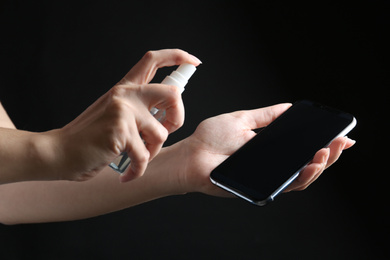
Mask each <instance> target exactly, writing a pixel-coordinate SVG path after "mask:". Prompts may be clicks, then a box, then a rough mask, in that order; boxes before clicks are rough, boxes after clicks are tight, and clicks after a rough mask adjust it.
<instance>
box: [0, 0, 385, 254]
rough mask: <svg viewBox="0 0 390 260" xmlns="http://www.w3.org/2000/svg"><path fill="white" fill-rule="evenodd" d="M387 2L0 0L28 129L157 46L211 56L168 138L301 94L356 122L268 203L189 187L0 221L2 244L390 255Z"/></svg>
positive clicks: (11, 93) (4, 64) (0, 74)
mask: <svg viewBox="0 0 390 260" xmlns="http://www.w3.org/2000/svg"><path fill="white" fill-rule="evenodd" d="M26 2H27V1H26ZM384 2H385V1H370V2H369V3H368V2H363V1H354V2H349V1H348V3H347V1H345V2H340V1H321V2H318V1H314V3H309V4H307V3H305V4H302V3H296V2H295V1H289V2H287V1H286V2H282V1H77V2H70V1H47V2H44V3H43V2H39V3H38V2H37V1H32V2H29V3H25V2H22V1H6V2H3V3H2V4H1V5H0V7H1V18H0V19H1V25H0V26H1V36H0V39H1V40H0V41H1V46H0V47H1V58H0V59H1V68H0V69H1V70H0V83H1V85H0V99H1V101H2V103H3V105H4V106H5V107H6V109H7V111H8V112H9V114H10V116H11V117H12V119H13V120H14V122H15V124H16V125H17V127H18V128H20V129H25V130H30V131H44V130H49V129H53V128H58V127H62V126H63V125H65V124H66V123H68V122H69V121H71V120H72V119H74V118H75V117H76V116H77V115H78V114H80V113H81V112H82V111H83V110H84V109H85V108H87V107H88V106H89V105H90V104H91V103H92V102H93V101H95V100H96V99H97V98H98V97H99V96H101V95H102V94H103V93H105V92H106V91H107V90H108V89H109V88H110V87H111V86H113V85H114V84H115V83H116V82H117V81H119V80H120V79H121V77H122V76H123V75H124V74H125V73H126V72H127V71H128V70H129V69H130V68H131V67H132V66H133V65H134V64H135V63H136V62H137V61H138V60H139V59H140V58H141V57H142V55H143V54H144V53H145V52H146V51H147V50H156V49H163V48H181V49H184V50H186V51H188V52H190V53H192V54H194V55H196V56H197V57H199V58H200V59H201V60H202V61H203V64H202V65H201V66H200V67H199V69H198V71H197V72H196V74H195V75H194V76H193V77H192V78H191V81H190V83H189V84H188V85H187V88H186V92H184V94H183V99H184V103H185V106H186V122H185V125H184V126H183V127H182V128H181V129H180V130H179V131H177V132H176V133H174V134H172V135H171V136H170V138H169V140H168V142H167V144H172V143H174V142H177V141H178V140H181V139H183V138H185V137H187V136H188V135H190V134H191V133H192V132H193V131H194V130H195V127H196V126H197V125H198V124H199V123H200V122H201V121H202V120H204V119H206V118H208V117H211V116H214V115H218V114H221V113H225V112H231V111H235V110H239V109H251V108H257V107H263V106H267V105H271V104H275V103H279V102H294V101H296V100H299V99H312V100H315V101H318V102H320V103H324V104H326V105H329V106H333V107H336V108H339V109H341V110H345V111H347V112H350V113H352V114H354V115H355V117H356V118H357V120H358V125H357V128H355V130H353V132H351V134H350V135H349V136H350V137H351V138H353V139H356V140H357V144H356V145H355V147H353V148H352V149H350V150H348V151H345V152H344V154H343V156H342V158H341V160H340V161H339V162H338V163H337V164H335V165H334V166H332V167H331V168H330V169H328V170H327V171H326V172H325V173H324V174H323V176H322V177H321V178H320V179H319V180H318V181H316V182H315V183H314V184H313V185H312V186H310V187H309V188H308V189H307V190H306V191H303V192H294V193H290V194H287V195H282V196H281V197H279V198H278V199H277V200H276V202H274V203H272V204H271V205H268V206H266V207H255V206H252V205H249V204H248V203H246V202H244V201H242V200H238V199H221V198H212V197H208V196H205V195H202V194H189V195H185V196H176V197H169V198H164V199H160V200H157V201H153V202H149V203H146V204H143V205H140V206H137V207H134V208H130V209H127V210H123V211H121V212H117V213H112V214H108V215H105V216H101V217H96V218H91V219H87V220H80V221H73V222H65V223H48V224H32V225H17V226H4V225H0V258H1V259H30V258H37V259H38V258H40V259H125V258H132V259H156V258H161V259H200V258H202V259H211V258H222V257H224V258H227V259H235V258H238V259H251V258H256V259H286V258H290V259H381V258H382V259H384V258H386V257H388V256H389V251H388V249H387V244H388V242H389V224H388V213H387V211H388V193H387V184H386V182H387V179H388V177H387V173H388V159H387V158H388V152H387V151H386V149H387V147H388V137H387V135H388V133H387V132H388V131H387V129H388V126H389V124H388V121H387V114H388V113H387V112H388V109H387V101H388V100H389V99H388V96H389V94H388V93H387V92H388V90H389V88H388V86H389V82H388V77H387V74H388V67H386V66H387V63H388V56H386V55H385V53H384V52H385V50H386V49H387V48H388V46H389V42H388V41H386V40H385V38H386V35H387V34H388V33H389V19H388V11H389V9H388V8H386V6H385V4H384ZM171 70H172V69H163V70H161V72H160V73H158V75H157V76H156V78H155V80H154V82H160V81H161V79H162V78H163V77H164V76H165V75H166V74H168V73H170V71H171ZM0 199H1V198H0Z"/></svg>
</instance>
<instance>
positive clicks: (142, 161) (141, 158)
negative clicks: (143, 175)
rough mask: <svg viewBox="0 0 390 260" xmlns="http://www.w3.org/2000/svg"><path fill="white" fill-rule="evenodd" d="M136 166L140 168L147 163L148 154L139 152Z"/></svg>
mask: <svg viewBox="0 0 390 260" xmlns="http://www.w3.org/2000/svg"><path fill="white" fill-rule="evenodd" d="M137 161H138V164H139V165H140V166H141V165H143V164H146V163H147V162H148V161H149V152H147V151H145V152H141V153H139V154H138V156H137Z"/></svg>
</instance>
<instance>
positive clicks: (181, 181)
mask: <svg viewBox="0 0 390 260" xmlns="http://www.w3.org/2000/svg"><path fill="white" fill-rule="evenodd" d="M187 158H188V156H187V151H186V147H185V145H184V142H183V141H180V142H178V143H176V144H173V145H171V146H168V147H164V148H162V149H161V151H160V152H159V154H158V155H157V156H156V157H155V158H154V159H153V160H152V161H151V162H150V163H149V165H148V168H147V170H146V173H145V175H149V174H148V173H152V174H154V173H155V176H154V177H153V179H155V182H156V185H157V186H158V187H160V188H161V195H162V196H171V195H181V194H185V193H187V192H189V189H188V187H187V185H186V171H187Z"/></svg>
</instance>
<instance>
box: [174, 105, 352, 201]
mask: <svg viewBox="0 0 390 260" xmlns="http://www.w3.org/2000/svg"><path fill="white" fill-rule="evenodd" d="M290 106H291V104H280V105H275V106H271V107H265V108H260V109H255V110H248V111H238V112H233V113H230V114H223V115H220V116H216V117H213V118H209V119H207V120H205V121H203V122H202V123H201V124H200V125H199V126H198V128H197V129H196V131H195V132H194V133H193V134H192V135H191V136H190V137H189V138H187V139H185V140H183V142H184V144H183V147H185V148H182V149H183V154H184V160H185V162H186V163H185V165H186V167H185V168H182V169H180V170H179V171H178V172H177V176H178V181H177V183H179V185H180V189H179V191H178V192H179V193H183V192H203V193H206V194H210V195H215V196H232V195H231V194H229V193H227V192H225V191H223V190H222V189H220V188H218V187H217V186H215V185H213V184H212V183H211V182H210V179H209V178H210V173H211V171H212V170H213V169H214V168H215V167H217V166H218V165H219V164H220V163H222V162H223V161H224V160H225V159H226V158H227V157H229V156H230V155H231V154H233V153H234V152H235V151H236V150H237V149H238V148H240V147H241V146H242V145H244V144H245V143H246V142H248V141H249V140H250V139H251V138H253V137H254V136H255V132H254V131H253V129H257V128H261V127H264V126H267V125H268V124H270V123H271V122H272V121H273V120H275V119H276V118H277V117H278V116H280V115H281V114H282V113H283V112H284V111H285V110H287V109H288V108H289V107H290ZM353 144H354V141H352V140H350V139H348V138H346V137H340V138H337V139H336V140H334V141H333V142H332V144H331V145H330V146H329V147H328V148H324V149H321V150H320V151H318V152H317V153H316V155H315V156H314V159H313V161H312V162H311V163H310V164H309V165H308V166H307V167H306V168H305V169H304V170H303V171H302V172H301V173H300V174H299V176H298V178H297V179H296V180H295V181H294V182H293V183H291V184H290V185H289V186H288V187H287V189H286V191H291V190H303V189H305V188H307V187H308V186H309V185H310V184H311V183H312V182H313V181H315V180H316V179H317V178H318V177H319V176H320V174H321V173H322V172H323V171H324V169H326V168H327V167H329V166H330V165H331V164H333V163H334V162H335V161H336V160H337V159H338V158H339V156H340V155H341V152H342V150H344V149H347V148H350V147H351V146H352V145H353Z"/></svg>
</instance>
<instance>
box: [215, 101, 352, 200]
mask: <svg viewBox="0 0 390 260" xmlns="http://www.w3.org/2000/svg"><path fill="white" fill-rule="evenodd" d="M355 125H356V119H355V118H354V117H353V116H352V115H350V114H348V113H345V112H342V111H339V110H336V109H332V108H329V107H325V106H322V105H320V104H317V103H314V102H311V101H307V100H303V101H299V102H296V103H295V104H294V105H293V106H292V107H291V108H289V109H288V110H287V111H286V112H285V113H283V114H282V115H281V116H280V117H278V118H277V119H276V120H275V121H274V122H272V123H271V124H270V125H268V126H267V127H265V128H264V129H263V130H262V131H261V132H260V133H258V134H257V135H256V136H255V137H254V138H253V139H251V140H250V141H249V142H248V143H246V144H245V145H244V146H243V147H241V148H240V149H239V150H238V151H237V152H236V153H234V154H233V155H232V156H230V157H229V158H228V159H227V160H225V161H224V162H223V163H222V164H220V165H219V166H218V167H217V168H215V169H214V170H213V171H212V173H211V175H210V179H211V181H212V182H213V183H214V184H216V185H217V186H219V187H221V188H223V189H225V190H227V191H229V192H231V193H233V194H235V195H237V196H238V197H241V198H243V199H245V200H247V201H249V202H251V203H253V204H256V205H260V206H261V205H265V204H266V203H267V202H269V201H272V200H274V198H275V197H276V196H277V195H278V194H279V193H280V192H282V191H283V190H284V189H285V188H286V187H287V186H288V185H289V184H290V183H291V182H292V181H293V180H294V179H295V178H296V177H297V176H298V175H299V172H300V171H301V170H302V169H304V167H305V166H306V165H307V164H308V163H309V162H310V161H311V160H312V159H313V157H314V155H315V153H316V152H317V151H318V150H320V149H322V148H324V147H326V146H328V145H329V144H330V143H331V142H332V141H333V140H334V139H336V138H337V137H339V136H344V135H346V134H347V133H348V132H349V131H351V130H352V129H353V128H354V127H355Z"/></svg>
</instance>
